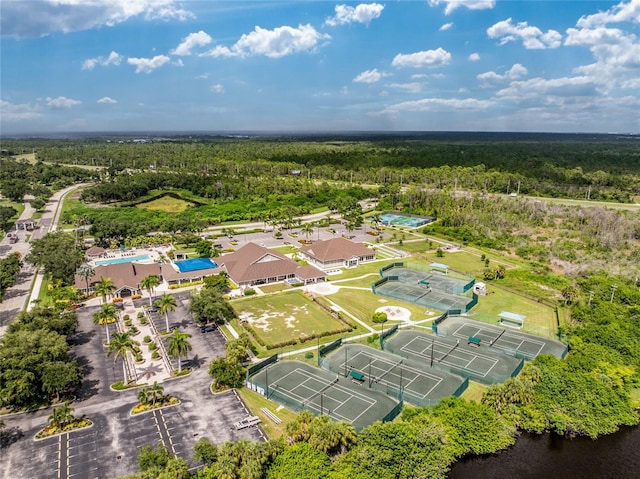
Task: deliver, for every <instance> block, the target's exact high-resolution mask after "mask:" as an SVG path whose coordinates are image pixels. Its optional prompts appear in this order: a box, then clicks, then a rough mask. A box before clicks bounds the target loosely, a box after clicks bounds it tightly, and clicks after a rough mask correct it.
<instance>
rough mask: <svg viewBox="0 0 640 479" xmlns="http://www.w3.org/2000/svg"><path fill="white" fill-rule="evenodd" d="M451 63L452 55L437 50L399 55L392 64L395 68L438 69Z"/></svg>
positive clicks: (439, 49) (440, 49) (442, 50)
mask: <svg viewBox="0 0 640 479" xmlns="http://www.w3.org/2000/svg"><path fill="white" fill-rule="evenodd" d="M450 61H451V53H449V52H448V51H446V50H444V49H442V48H438V49H436V50H425V51H422V52H416V53H408V54H402V53H399V54H398V55H396V56H395V58H394V59H393V62H391V64H392V65H393V66H394V67H412V68H420V67H436V66H440V65H446V64H447V63H449V62H450Z"/></svg>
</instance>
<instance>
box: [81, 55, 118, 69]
mask: <svg viewBox="0 0 640 479" xmlns="http://www.w3.org/2000/svg"><path fill="white" fill-rule="evenodd" d="M121 61H122V55H120V54H119V53H117V52H113V51H112V52H111V53H109V56H108V57H107V58H105V57H95V58H88V59H86V60H85V61H84V62H83V63H82V69H83V70H93V69H94V68H95V67H96V66H101V67H108V66H110V65H115V66H118V65H120V62H121Z"/></svg>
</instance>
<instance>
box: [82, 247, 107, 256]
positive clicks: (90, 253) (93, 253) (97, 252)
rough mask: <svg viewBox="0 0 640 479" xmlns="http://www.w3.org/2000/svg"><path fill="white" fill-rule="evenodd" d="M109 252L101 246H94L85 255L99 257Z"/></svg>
mask: <svg viewBox="0 0 640 479" xmlns="http://www.w3.org/2000/svg"><path fill="white" fill-rule="evenodd" d="M105 251H107V250H106V249H104V248H103V247H101V246H92V247H91V248H89V249H88V250H87V252H86V253H85V254H86V255H87V256H97V255H101V254H104V252H105Z"/></svg>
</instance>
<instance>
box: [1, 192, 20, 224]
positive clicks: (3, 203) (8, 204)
mask: <svg viewBox="0 0 640 479" xmlns="http://www.w3.org/2000/svg"><path fill="white" fill-rule="evenodd" d="M0 206H6V207H12V208H15V209H16V210H17V211H18V213H17V214H16V215H15V216H14V217H13V218H12V219H10V220H9V222H8V224H7V231H8V230H9V229H10V228H11V227H13V225H14V224H15V222H16V220H17V219H18V218H20V215H21V214H22V212H23V211H24V203H16V202H15V201H10V200H7V199H4V200H0Z"/></svg>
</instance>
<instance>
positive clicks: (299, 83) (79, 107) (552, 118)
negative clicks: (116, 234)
mask: <svg viewBox="0 0 640 479" xmlns="http://www.w3.org/2000/svg"><path fill="white" fill-rule="evenodd" d="M639 23H640V0H624V1H622V2H600V1H494V0H459V1H452V0H424V1H393V2H370V3H366V2H363V3H356V2H353V3H351V2H346V3H345V2H329V1H320V2H317V1H301V2H294V1H276V0H263V1H257V2H242V1H235V0H233V1H231V0H229V1H215V0H207V1H204V0H203V1H175V0H46V1H45V0H27V1H25V0H2V2H1V3H0V32H1V35H2V38H1V43H0V53H1V56H0V62H1V64H0V66H1V69H0V102H1V103H0V107H1V109H0V127H1V134H3V135H9V134H15V133H37V132H66V131H151V130H154V131H157V130H165V131H194V130H202V131H239V130H242V131H247V130H260V131H265V130H269V131H292V130H295V131H362V130H423V131H434V130H459V131H544V132H631V133H638V132H640V113H639V112H640V39H639V32H638V30H639Z"/></svg>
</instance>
